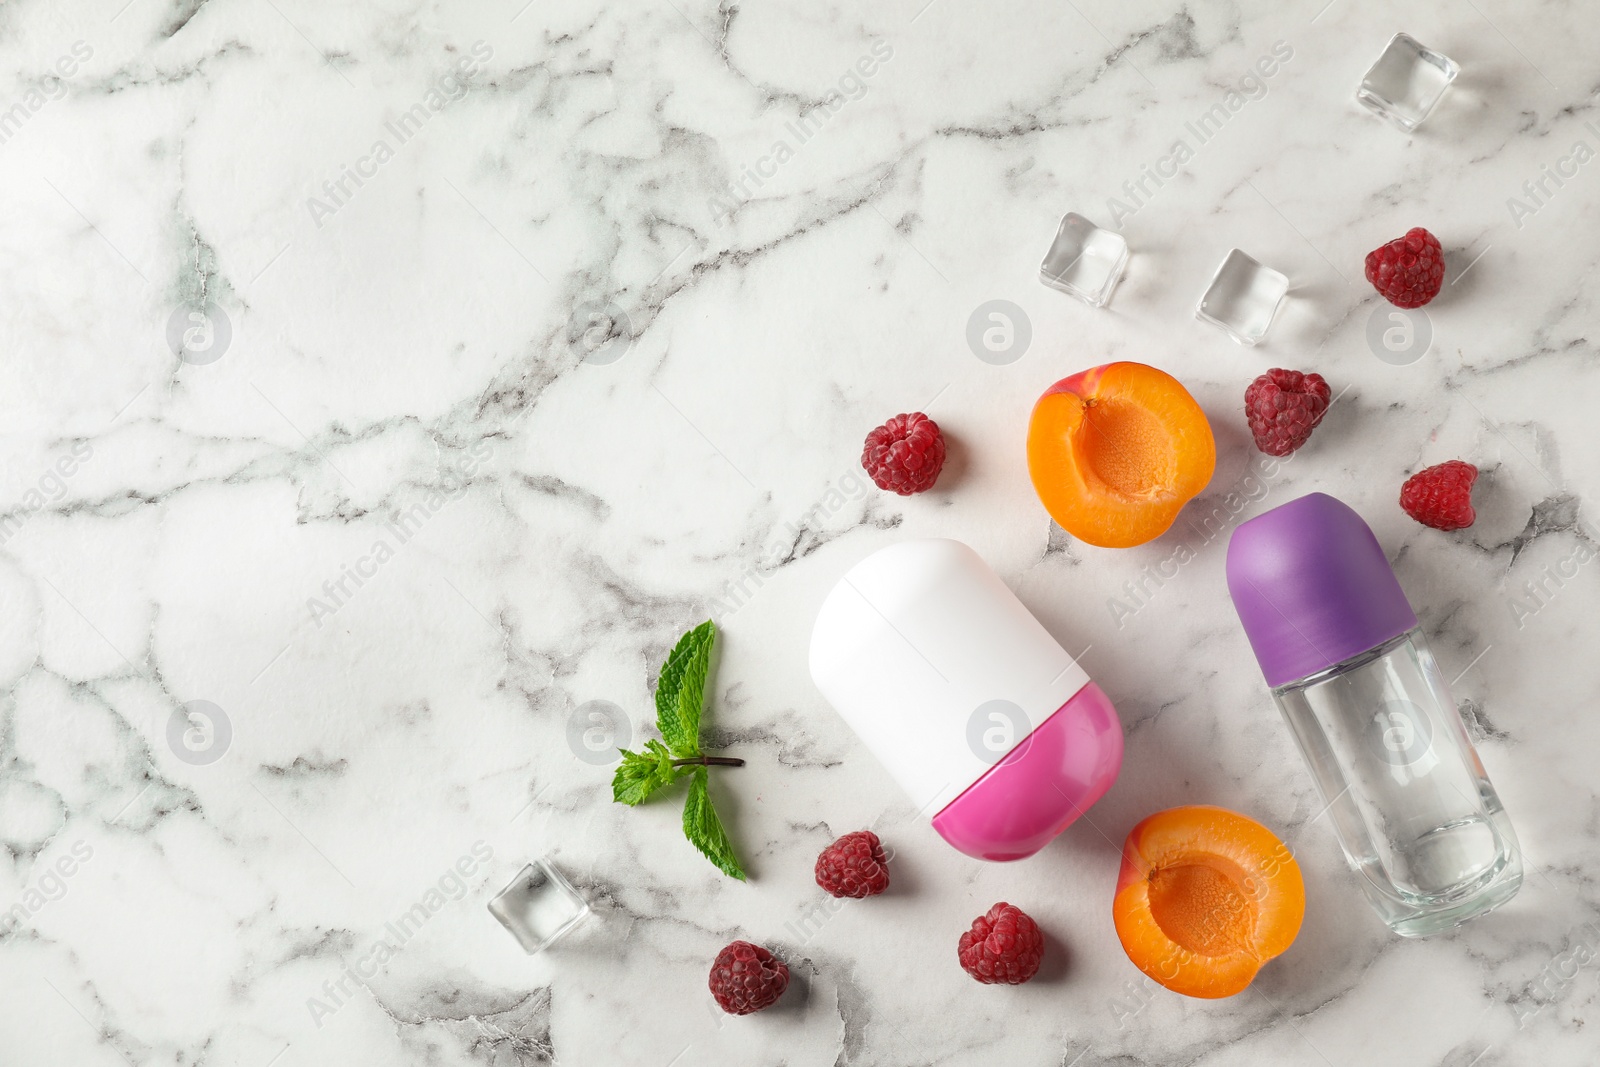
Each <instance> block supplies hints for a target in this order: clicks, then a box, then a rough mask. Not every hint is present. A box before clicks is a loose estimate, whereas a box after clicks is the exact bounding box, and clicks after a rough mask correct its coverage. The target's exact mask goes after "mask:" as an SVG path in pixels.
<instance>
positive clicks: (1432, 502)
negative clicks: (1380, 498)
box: [1400, 459, 1478, 530]
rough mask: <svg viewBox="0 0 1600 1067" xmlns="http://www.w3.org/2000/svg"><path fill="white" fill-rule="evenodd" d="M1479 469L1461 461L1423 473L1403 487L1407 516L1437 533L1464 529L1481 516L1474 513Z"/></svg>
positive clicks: (1403, 500) (1403, 505)
mask: <svg viewBox="0 0 1600 1067" xmlns="http://www.w3.org/2000/svg"><path fill="white" fill-rule="evenodd" d="M1477 480H1478V468H1477V467H1474V466H1473V465H1472V464H1470V463H1463V462H1462V461H1461V460H1459V459H1452V460H1450V461H1449V462H1448V463H1441V464H1439V465H1438V466H1435V467H1429V468H1428V469H1427V470H1421V471H1418V472H1417V473H1415V474H1413V475H1412V476H1411V477H1409V478H1407V479H1406V484H1405V485H1402V486H1401V487H1400V506H1401V507H1402V508H1404V509H1405V513H1406V514H1407V515H1410V516H1411V517H1412V518H1413V519H1416V520H1417V521H1418V522H1420V523H1422V525H1424V526H1432V527H1433V528H1434V529H1435V530H1462V529H1465V528H1466V527H1468V526H1471V525H1472V522H1473V520H1474V519H1476V518H1477V517H1478V515H1477V513H1476V512H1474V511H1473V510H1472V483H1473V482H1475V481H1477Z"/></svg>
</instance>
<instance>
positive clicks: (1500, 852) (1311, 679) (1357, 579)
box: [1227, 493, 1522, 937]
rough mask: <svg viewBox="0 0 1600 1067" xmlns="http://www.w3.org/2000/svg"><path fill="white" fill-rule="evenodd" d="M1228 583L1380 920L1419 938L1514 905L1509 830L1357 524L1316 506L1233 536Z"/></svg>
mask: <svg viewBox="0 0 1600 1067" xmlns="http://www.w3.org/2000/svg"><path fill="white" fill-rule="evenodd" d="M1430 536H1431V535H1430ZM1227 571H1228V592H1229V594H1230V595H1231V596H1232V597H1233V605H1234V608H1235V609H1236V610H1237V611H1238V613H1239V620H1240V621H1241V622H1242V623H1244V632H1245V635H1246V636H1247V637H1249V639H1250V645H1251V647H1252V648H1253V649H1254V650H1255V654H1256V660H1257V661H1258V662H1259V663H1260V664H1261V672H1262V673H1263V674H1264V675H1266V678H1267V684H1268V685H1269V686H1271V687H1272V695H1273V698H1274V699H1275V700H1276V701H1277V703H1278V708H1279V710H1280V711H1282V712H1283V716H1284V718H1285V720H1287V721H1288V723H1289V727H1290V729H1291V730H1292V731H1293V732H1294V736H1295V740H1296V741H1297V742H1298V743H1299V745H1300V752H1301V755H1303V756H1304V757H1305V760H1306V763H1307V765H1308V766H1309V767H1310V768H1311V773H1312V777H1313V778H1314V779H1315V780H1316V783H1317V788H1318V790H1319V792H1321V794H1322V804H1323V806H1324V808H1325V810H1327V811H1328V812H1329V813H1330V820H1329V821H1330V822H1331V823H1332V825H1333V827H1334V830H1335V832H1336V833H1337V834H1338V835H1339V842H1340V844H1341V845H1343V846H1344V852H1345V857H1346V858H1347V859H1348V860H1349V861H1350V865H1351V868H1352V870H1353V871H1354V872H1355V873H1356V875H1357V881H1358V883H1359V884H1360V885H1361V888H1362V889H1363V891H1365V893H1366V895H1367V899H1368V900H1369V901H1370V902H1371V903H1372V906H1373V907H1374V908H1375V909H1376V910H1377V912H1378V914H1379V915H1380V916H1381V917H1382V918H1383V920H1384V921H1385V922H1386V923H1388V924H1389V926H1390V927H1391V928H1392V929H1393V930H1394V931H1395V932H1396V933H1399V934H1402V935H1404V936H1407V937H1424V936H1426V935H1428V934H1432V933H1437V932H1439V931H1441V930H1446V929H1449V928H1450V927H1453V926H1457V925H1459V924H1460V923H1462V922H1465V921H1466V920H1467V919H1470V918H1472V917H1473V916H1474V915H1481V914H1482V913H1484V912H1486V911H1488V910H1490V909H1491V908H1494V907H1497V906H1498V905H1500V904H1503V903H1504V902H1505V901H1507V900H1510V899H1511V898H1512V897H1513V896H1515V895H1516V892H1517V889H1518V888H1519V887H1520V886H1521V884H1522V863H1521V857H1520V854H1519V853H1518V850H1517V838H1516V833H1515V832H1514V831H1513V830H1512V828H1511V821H1510V820H1509V819H1508V818H1507V817H1506V813H1505V809H1504V807H1502V806H1501V804H1500V797H1499V795H1498V794H1497V793H1496V792H1495V789H1494V786H1493V785H1492V784H1491V783H1490V781H1489V778H1488V775H1487V774H1486V773H1485V772H1484V769H1483V763H1482V762H1481V761H1480V760H1479V759H1478V754H1477V752H1476V751H1474V750H1473V747H1472V742H1471V741H1470V740H1469V739H1468V738H1467V732H1466V728H1465V727H1464V726H1463V724H1462V722H1461V716H1460V715H1459V714H1458V713H1457V711H1456V706H1455V702H1454V701H1453V700H1451V698H1450V691H1449V687H1448V686H1447V685H1446V684H1445V681H1444V678H1443V676H1442V675H1441V674H1440V672H1439V666H1438V664H1437V663H1435V662H1434V659H1433V655H1432V653H1430V652H1429V651H1428V646H1427V643H1426V642H1425V641H1424V640H1423V637H1422V634H1421V631H1420V629H1419V628H1418V626H1417V616H1416V613H1415V612H1413V611H1412V610H1411V605H1410V603H1409V602H1408V601H1407V600H1406V595H1405V593H1404V592H1403V591H1402V590H1401V588H1400V583H1399V581H1398V580H1396V578H1395V576H1394V571H1393V570H1391V569H1390V567H1389V561H1388V559H1387V558H1386V557H1385V556H1384V553H1383V548H1382V546H1381V545H1379V544H1378V539H1377V537H1375V536H1374V535H1373V533H1372V530H1371V528H1369V527H1368V526H1367V524H1366V523H1365V522H1363V521H1362V519H1361V516H1359V515H1357V514H1356V513H1355V512H1354V511H1353V510H1351V509H1350V507H1349V506H1348V505H1346V504H1343V503H1341V502H1339V501H1337V500H1335V499H1334V498H1333V497H1331V496H1326V495H1324V494H1322V493H1312V494H1311V495H1310V496H1303V497H1301V498H1299V499H1298V500H1291V501H1289V503H1287V504H1284V505H1282V506H1281V507H1277V508H1274V509H1273V510H1271V511H1269V512H1267V513H1266V514H1264V515H1260V516H1257V517H1256V518H1254V519H1251V520H1250V521H1249V522H1246V523H1244V524H1242V525H1241V526H1240V527H1239V528H1238V529H1237V530H1235V531H1234V533H1233V537H1232V538H1231V539H1230V541H1229V543H1228V566H1227Z"/></svg>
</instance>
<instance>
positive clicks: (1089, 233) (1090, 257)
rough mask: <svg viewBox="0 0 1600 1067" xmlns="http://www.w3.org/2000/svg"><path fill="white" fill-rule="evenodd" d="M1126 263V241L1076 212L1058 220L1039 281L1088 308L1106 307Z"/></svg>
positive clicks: (1071, 212) (1040, 265) (1040, 266)
mask: <svg viewBox="0 0 1600 1067" xmlns="http://www.w3.org/2000/svg"><path fill="white" fill-rule="evenodd" d="M1127 263H1128V242H1127V241H1125V240H1123V237H1122V235H1121V234H1120V233H1116V232H1115V231H1113V230H1102V229H1101V228H1100V227H1098V226H1096V225H1095V224H1094V223H1092V222H1090V221H1089V220H1088V219H1086V218H1084V217H1083V216H1082V215H1079V214H1077V213H1076V212H1073V211H1069V212H1067V214H1066V215H1065V216H1063V217H1062V219H1061V225H1060V227H1059V228H1058V229H1057V230H1056V239H1055V241H1054V242H1052V243H1051V245H1050V251H1049V252H1047V253H1045V257H1044V262H1043V263H1041V264H1039V280H1040V281H1041V282H1043V283H1044V284H1046V285H1048V286H1049V287H1050V288H1052V289H1059V290H1061V291H1062V292H1063V293H1070V294H1072V295H1073V296H1075V297H1077V298H1078V299H1079V300H1082V301H1083V302H1084V303H1086V304H1088V305H1089V306H1090V307H1097V308H1098V307H1105V306H1106V303H1107V302H1108V301H1109V300H1110V299H1111V291H1112V290H1113V289H1115V288H1116V287H1117V281H1118V279H1120V278H1121V277H1122V268H1123V267H1125V266H1127Z"/></svg>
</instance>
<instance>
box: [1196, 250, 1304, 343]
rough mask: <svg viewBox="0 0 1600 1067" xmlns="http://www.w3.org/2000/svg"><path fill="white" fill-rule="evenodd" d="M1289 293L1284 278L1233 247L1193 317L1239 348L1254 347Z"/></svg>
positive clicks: (1264, 333) (1285, 278)
mask: <svg viewBox="0 0 1600 1067" xmlns="http://www.w3.org/2000/svg"><path fill="white" fill-rule="evenodd" d="M1288 292H1289V279H1288V278H1287V277H1285V276H1284V275H1282V274H1280V273H1278V272H1277V271H1275V270H1273V269H1272V268H1271V267H1263V266H1262V265H1261V264H1260V263H1257V262H1256V261H1255V260H1254V259H1252V258H1250V257H1249V256H1247V255H1245V254H1244V253H1243V252H1241V251H1239V250H1238V249H1237V248H1235V249H1234V250H1233V251H1231V252H1229V253H1228V254H1227V256H1226V257H1225V258H1224V259H1223V260H1222V265H1221V266H1219V267H1218V268H1217V273H1216V274H1215V275H1213V276H1212V278H1211V284H1210V285H1209V286H1208V287H1207V288H1206V292H1205V295H1204V296H1202V297H1201V298H1200V303H1199V305H1198V306H1197V307H1196V308H1195V309H1194V317H1195V318H1197V319H1199V320H1200V321H1202V322H1209V323H1211V324H1212V325H1213V326H1218V327H1221V328H1222V329H1223V330H1226V331H1227V333H1228V336H1229V337H1232V338H1233V339H1234V340H1235V341H1238V342H1239V343H1240V344H1242V345H1254V344H1256V343H1257V342H1259V341H1260V340H1261V339H1262V338H1263V337H1265V336H1266V335H1267V327H1269V326H1271V325H1272V320H1273V318H1274V317H1275V316H1276V315H1277V314H1278V308H1280V307H1282V306H1283V298H1284V297H1285V296H1286V295H1288Z"/></svg>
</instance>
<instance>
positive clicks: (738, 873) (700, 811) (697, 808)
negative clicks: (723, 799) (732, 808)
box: [683, 767, 745, 882]
mask: <svg viewBox="0 0 1600 1067" xmlns="http://www.w3.org/2000/svg"><path fill="white" fill-rule="evenodd" d="M683 835H684V836H685V837H687V838H688V839H689V843H690V844H692V845H694V847H695V848H697V849H699V850H700V854H701V855H703V856H705V858H706V859H708V860H710V861H711V862H712V863H714V864H716V865H717V866H718V867H719V868H721V869H722V873H723V874H726V875H727V876H728V877H730V878H737V879H739V881H741V882H742V881H744V880H745V878H744V868H743V867H741V866H739V857H737V856H735V855H734V854H733V843H732V842H730V841H729V840H728V834H727V831H725V830H723V828H722V820H721V819H719V818H717V811H716V809H715V808H713V807H712V806H711V793H710V792H709V791H708V790H707V788H706V769H705V768H704V767H696V768H695V769H694V777H693V778H692V779H690V781H689V797H688V799H687V800H685V801H684V802H683Z"/></svg>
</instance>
